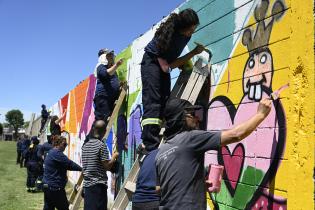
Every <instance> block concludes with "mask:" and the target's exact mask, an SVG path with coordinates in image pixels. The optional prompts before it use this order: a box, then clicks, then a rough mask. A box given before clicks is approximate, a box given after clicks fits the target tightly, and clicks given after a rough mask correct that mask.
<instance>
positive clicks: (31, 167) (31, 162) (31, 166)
mask: <svg viewBox="0 0 315 210" xmlns="http://www.w3.org/2000/svg"><path fill="white" fill-rule="evenodd" d="M31 140H32V144H31V145H30V146H29V148H28V149H27V151H26V152H25V155H24V157H25V162H26V168H27V181H26V187H27V192H35V191H36V188H35V181H36V179H37V178H38V176H39V174H40V170H41V168H40V167H41V165H40V164H41V163H40V162H41V159H40V158H39V157H38V156H37V152H38V144H39V140H38V138H37V137H36V136H33V137H32V138H31Z"/></svg>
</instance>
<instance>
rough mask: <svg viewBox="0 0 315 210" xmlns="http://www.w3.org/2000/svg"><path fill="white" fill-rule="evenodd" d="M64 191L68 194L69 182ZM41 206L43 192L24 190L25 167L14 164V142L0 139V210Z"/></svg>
mask: <svg viewBox="0 0 315 210" xmlns="http://www.w3.org/2000/svg"><path fill="white" fill-rule="evenodd" d="M66 191H67V194H68V196H69V194H70V193H71V191H72V188H71V186H70V184H69V183H68V185H67V187H66ZM43 206H44V193H42V192H37V193H28V192H27V191H26V168H20V165H16V142H12V141H0V210H41V209H43ZM82 207H83V202H82V203H81V208H80V209H83V208H82Z"/></svg>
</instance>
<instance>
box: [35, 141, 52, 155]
mask: <svg viewBox="0 0 315 210" xmlns="http://www.w3.org/2000/svg"><path fill="white" fill-rule="evenodd" d="M52 148H53V146H52V145H51V144H49V143H48V142H45V143H44V144H43V145H41V146H40V147H39V148H38V152H37V155H38V157H42V156H44V158H46V155H47V154H48V152H49V150H51V149H52Z"/></svg>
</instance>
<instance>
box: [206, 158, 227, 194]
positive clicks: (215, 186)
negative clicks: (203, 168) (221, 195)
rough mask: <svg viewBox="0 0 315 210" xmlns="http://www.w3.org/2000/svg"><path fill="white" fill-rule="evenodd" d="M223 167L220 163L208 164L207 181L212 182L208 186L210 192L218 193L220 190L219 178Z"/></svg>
mask: <svg viewBox="0 0 315 210" xmlns="http://www.w3.org/2000/svg"><path fill="white" fill-rule="evenodd" d="M223 170H224V167H223V166H222V165H214V164H210V165H209V173H208V181H209V182H211V183H212V186H210V187H209V188H208V190H209V192H211V193H218V192H220V190H221V180H222V175H223Z"/></svg>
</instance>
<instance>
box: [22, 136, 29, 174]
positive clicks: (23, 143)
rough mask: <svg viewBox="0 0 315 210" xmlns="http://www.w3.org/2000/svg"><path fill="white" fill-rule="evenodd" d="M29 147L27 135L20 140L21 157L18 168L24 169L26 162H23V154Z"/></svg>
mask: <svg viewBox="0 0 315 210" xmlns="http://www.w3.org/2000/svg"><path fill="white" fill-rule="evenodd" d="M30 145H31V140H30V139H29V138H28V136H27V135H25V136H24V139H23V140H22V147H21V150H22V157H21V161H20V167H21V168H22V167H26V160H25V154H26V152H27V150H28V148H29V146H30Z"/></svg>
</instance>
